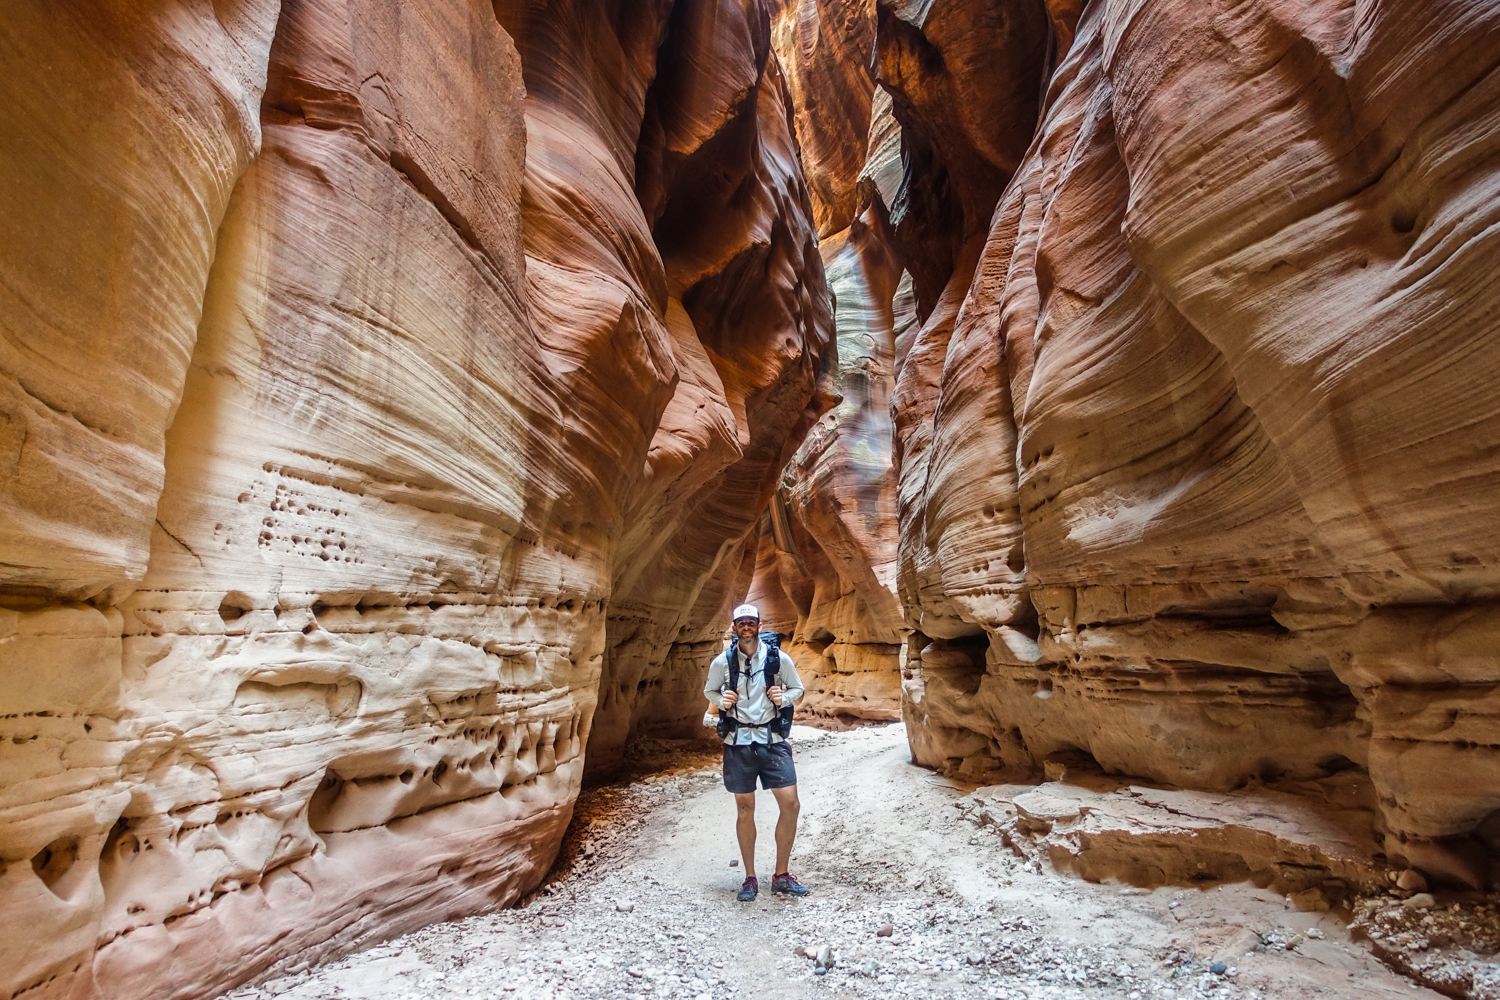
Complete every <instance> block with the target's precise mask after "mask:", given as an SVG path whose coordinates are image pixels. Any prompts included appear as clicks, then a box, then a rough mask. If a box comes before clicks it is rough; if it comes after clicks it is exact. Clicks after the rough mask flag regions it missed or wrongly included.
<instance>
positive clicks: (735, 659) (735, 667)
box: [724, 639, 740, 691]
mask: <svg viewBox="0 0 1500 1000" xmlns="http://www.w3.org/2000/svg"><path fill="white" fill-rule="evenodd" d="M739 645H740V643H739V640H738V639H730V640H729V648H728V649H726V650H724V665H725V666H726V667H728V668H729V690H731V691H738V690H739V687H740V658H739V656H738V655H737V654H738V653H739Z"/></svg>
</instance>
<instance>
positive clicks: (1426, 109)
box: [752, 0, 1500, 884]
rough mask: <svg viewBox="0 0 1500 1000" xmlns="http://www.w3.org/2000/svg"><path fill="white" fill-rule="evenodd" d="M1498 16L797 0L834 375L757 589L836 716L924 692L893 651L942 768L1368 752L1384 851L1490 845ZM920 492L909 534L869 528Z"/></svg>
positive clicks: (1212, 762)
mask: <svg viewBox="0 0 1500 1000" xmlns="http://www.w3.org/2000/svg"><path fill="white" fill-rule="evenodd" d="M872 19H873V27H872V25H871V20H872ZM1459 24H1462V25H1463V28H1462V30H1460V29H1459V28H1457V27H1455V26H1456V25H1459ZM835 25H843V31H844V34H843V35H842V36H841V37H835V38H830V37H829V35H830V32H831V31H832V30H833V26H835ZM1497 27H1500V24H1497V18H1496V16H1495V15H1494V13H1493V12H1490V11H1478V10H1477V9H1475V8H1474V7H1473V5H1470V4H1463V3H1458V2H1454V3H1439V4H1418V3H1414V2H1405V0H1383V2H1379V3H1369V4H1354V5H1351V4H1348V3H1342V2H1333V0H1330V2H1327V3H1310V4H1288V3H1281V2H1278V0H1256V2H1252V3H1248V4H1239V5H1236V6H1235V7H1234V9H1233V10H1229V9H1220V8H1216V7H1211V6H1209V7H1205V6H1204V5H1194V4H1185V3H1174V2H1171V0H1152V2H1147V3H1137V2H1126V0H1098V2H1095V3H1090V4H1083V3H1078V2H1076V0H1029V2H1024V0H1023V2H1019V3H1016V2H1009V3H1000V2H995V0H948V2H942V3H925V2H924V3H908V2H904V0H875V2H873V3H862V2H859V0H849V2H847V3H844V4H842V5H836V4H832V3H827V2H818V3H799V4H791V3H787V4H784V5H782V6H781V8H780V9H779V12H778V20H777V27H776V30H775V37H776V44H777V46H778V51H781V52H782V61H783V62H784V63H785V64H786V65H787V66H789V67H792V68H793V69H792V79H793V81H794V85H793V87H792V93H793V97H794V101H795V102H796V113H795V121H796V123H797V127H798V130H799V136H802V137H803V145H802V152H803V157H804V160H805V161H806V162H807V164H808V166H807V174H808V176H809V177H817V178H820V179H821V180H820V181H819V183H818V185H817V187H816V191H817V198H815V202H816V203H817V206H818V208H817V211H818V212H819V216H818V217H819V219H820V225H822V226H823V243H822V246H823V256H824V261H825V265H826V268H827V272H828V275H829V281H830V285H831V287H832V288H833V290H834V293H835V298H836V302H837V307H836V310H835V322H836V326H837V329H838V335H839V341H840V367H839V370H838V379H839V380H840V381H839V386H838V387H839V390H840V392H841V393H842V394H843V396H844V401H843V402H842V403H841V404H840V405H839V406H838V407H837V408H836V409H835V410H833V411H831V412H830V413H829V414H828V415H827V416H825V417H824V418H823V422H822V423H821V424H820V425H819V426H818V427H817V428H816V429H815V431H814V433H813V434H812V436H811V437H809V439H808V442H807V443H806V444H805V445H804V446H803V448H802V450H801V451H800V452H799V453H798V455H797V456H796V458H795V459H794V461H793V462H792V463H791V464H790V465H789V467H788V469H787V472H786V475H785V478H784V483H785V487H784V490H783V496H782V497H781V498H779V499H778V500H777V501H776V502H775V503H774V504H773V505H772V508H771V511H770V514H769V515H768V516H767V518H766V521H765V523H764V526H763V528H762V536H761V550H760V553H759V556H758V570H757V576H756V582H755V586H754V589H753V591H752V594H753V595H755V596H756V597H757V598H758V599H759V600H760V601H761V602H762V603H764V604H765V605H767V607H768V608H771V609H772V610H773V612H774V613H773V615H772V618H773V620H774V621H776V623H777V624H778V627H780V628H782V629H783V630H784V631H788V632H790V633H792V634H793V637H794V639H793V642H794V645H795V646H796V647H797V648H799V649H801V650H803V651H804V655H805V656H806V657H807V658H808V659H809V662H810V663H811V665H812V666H811V670H810V673H811V674H812V676H813V678H814V683H813V684H812V686H811V694H810V697H809V701H808V707H810V708H812V709H814V710H818V711H830V712H850V711H852V709H851V708H850V705H851V702H854V701H856V700H857V699H856V698H851V697H850V695H851V694H857V695H858V696H860V697H864V696H866V695H867V694H869V693H871V692H874V691H877V690H880V689H884V690H886V691H889V692H891V693H892V694H893V693H894V684H893V679H892V678H891V677H890V673H889V672H890V671H891V670H892V669H893V668H894V667H895V665H896V664H897V663H898V662H899V663H901V664H902V665H903V666H902V669H903V673H904V677H903V687H904V715H905V718H906V719H907V721H908V722H909V723H910V724H911V727H910V734H911V740H912V749H913V755H914V757H915V759H917V760H918V761H919V762H922V763H925V764H928V765H932V766H937V767H942V768H945V769H948V770H951V771H955V772H960V773H964V774H966V775H968V776H970V777H974V778H980V777H982V776H984V775H998V774H1004V773H1007V772H1008V773H1011V774H1013V775H1021V774H1025V773H1035V772H1038V771H1039V770H1040V766H1041V762H1042V761H1043V760H1044V759H1046V758H1047V757H1049V756H1050V755H1054V754H1058V753H1062V754H1077V753H1083V754H1086V755H1089V756H1092V757H1093V758H1095V759H1096V760H1097V761H1098V763H1100V764H1102V765H1103V766H1104V767H1105V768H1107V769H1109V770H1111V771H1114V772H1118V773H1124V774H1132V775H1141V776H1145V777H1148V778H1151V779H1154V780H1156V781H1159V782H1166V783H1172V784H1178V785H1185V786H1194V787H1199V788H1206V789H1214V790H1225V789H1232V788H1235V787H1237V786H1241V785H1244V784H1246V783H1255V782H1259V781H1274V780H1279V779H1283V778H1284V779H1287V780H1290V781H1307V780H1319V779H1321V778H1323V777H1325V776H1327V775H1329V774H1330V773H1334V772H1339V771H1342V770H1348V769H1357V770H1365V771H1368V773H1369V776H1370V778H1371V781H1372V784H1373V787H1374V789H1375V793H1376V802H1377V804H1378V811H1379V816H1380V822H1381V824H1382V832H1383V835H1384V838H1385V839H1384V842H1383V844H1382V845H1381V849H1382V850H1383V851H1384V852H1385V853H1387V854H1388V855H1389V857H1390V860H1391V861H1392V862H1393V863H1411V864H1416V865H1419V866H1421V867H1423V868H1424V869H1426V870H1427V871H1428V872H1429V874H1431V875H1434V876H1436V877H1438V878H1440V879H1446V880H1449V881H1453V882H1458V883H1467V884H1480V883H1483V882H1484V881H1485V880H1486V879H1487V878H1492V877H1494V875H1495V874H1500V873H1496V872H1491V871H1490V870H1489V868H1490V865H1491V863H1492V860H1493V857H1494V855H1495V853H1496V852H1497V851H1500V770H1497V767H1500V764H1497V760H1500V758H1497V757H1496V755H1495V750H1494V748H1495V747H1496V746H1500V717H1497V704H1496V702H1495V697H1494V691H1495V690H1496V684H1497V682H1500V673H1497V671H1500V657H1497V656H1496V655H1494V654H1493V651H1492V650H1491V647H1492V646H1494V645H1495V642H1496V640H1497V638H1500V637H1497V636H1496V634H1495V628H1496V622H1497V621H1500V618H1497V617H1496V614H1497V608H1500V586H1497V580H1496V573H1497V566H1500V554H1497V552H1496V549H1495V538H1496V537H1497V527H1500V501H1497V500H1496V498H1497V497H1500V491H1497V490H1496V489H1495V486H1496V479H1497V476H1500V465H1497V460H1496V457H1495V456H1496V455H1497V454H1500V451H1497V442H1500V394H1497V393H1496V392H1495V390H1494V388H1493V386H1494V384H1495V374H1496V370H1495V369H1496V366H1497V365H1500V360H1497V359H1500V351H1497V350H1496V347H1497V344H1500V332H1497V329H1500V328H1497V323H1496V312H1495V305H1494V296H1493V295H1491V294H1489V293H1488V292H1487V291H1486V290H1485V288H1486V285H1485V278H1484V276H1485V275H1487V274H1488V273H1489V272H1491V271H1493V270H1494V268H1495V266H1496V264H1497V259H1496V254H1497V249H1496V244H1495V241H1494V240H1493V238H1492V232H1491V230H1492V228H1493V226H1492V218H1491V216H1492V215H1493V214H1494V212H1495V209H1494V207H1493V206H1494V204H1495V198H1494V194H1495V188H1496V185H1497V184H1500V172H1497V171H1496V169H1495V166H1494V161H1495V146H1496V140H1495V139H1494V135H1495V134H1496V133H1495V129H1494V128H1492V127H1491V126H1492V124H1493V123H1494V121H1495V119H1496V116H1497V115H1500V74H1497V72H1496V70H1495V66H1496V64H1497V54H1500V31H1497ZM871 39H872V40H871ZM857 51H858V52H868V53H869V59H868V62H867V61H866V60H865V58H864V57H859V58H857V59H856V62H857V65H850V64H848V60H850V59H851V58H852V57H853V56H852V54H853V53H855V52H857ZM840 60H843V61H844V63H843V64H840V62H839V61H840ZM866 66H868V67H869V71H870V72H871V73H872V74H873V78H874V83H875V87H876V89H875V91H874V94H873V97H872V98H871V100H870V101H869V114H868V121H869V129H868V133H867V135H866V139H865V152H864V162H863V164H862V165H861V166H860V167H859V168H858V171H857V173H856V172H851V169H850V167H849V151H850V149H851V148H852V147H853V143H852V142H851V140H850V136H849V132H848V130H847V129H835V128H830V127H827V126H825V125H823V124H822V123H823V122H825V121H826V118H827V116H828V115H829V108H830V107H837V108H856V109H858V113H859V115H860V117H859V119H858V120H859V121H864V120H865V114H864V107H865V105H864V103H863V96H862V95H863V93H864V91H863V89H862V88H863V80H864V79H865V78H866V77H865V76H864V75H863V74H864V71H865V70H864V68H865V67H866ZM846 218H848V219H849V223H848V228H847V229H838V230H837V231H835V230H836V227H839V226H842V225H843V224H844V220H845V219H846ZM893 276H894V277H895V278H898V279H899V281H897V282H895V283H894V291H893V281H892V278H893ZM870 345H873V347H874V348H875V349H872V346H870ZM866 358H868V359H869V360H868V362H867V361H865V360H864V359H866ZM886 359H889V361H888V364H889V368H888V369H887V368H886V367H884V366H885V365H886V364H887V360H886ZM887 370H888V371H889V372H890V376H889V378H890V379H891V381H888V382H886V381H880V382H877V381H876V380H875V379H873V378H872V377H871V376H872V375H873V374H875V373H877V372H878V373H881V375H880V377H881V378H882V379H884V378H886V376H885V375H884V374H883V373H884V372H885V371H887ZM872 388H878V391H871V390H872ZM887 394H889V399H890V405H891V418H892V422H891V424H890V425H886V424H885V423H884V414H883V413H878V412H876V411H878V410H880V409H881V407H882V406H883V402H884V399H885V397H886V395H887ZM886 441H889V442H890V446H889V447H890V454H891V460H890V466H889V467H888V468H887V467H885V466H884V463H885V461H886V460H885V458H884V452H883V451H882V449H883V448H884V447H886V445H885V442H886ZM892 506H894V509H895V512H896V519H897V522H898V532H897V534H898V538H897V539H895V540H894V551H893V548H892V545H893V539H892V538H891V529H890V528H889V527H882V526H880V525H879V523H878V520H877V519H875V518H871V519H870V520H869V521H868V524H866V523H865V522H862V521H861V517H866V516H868V515H869V512H872V511H876V510H879V511H881V512H882V513H881V514H880V515H879V516H883V517H886V518H889V517H890V514H889V513H888V511H889V510H890V509H891V507H892ZM892 586H894V587H895V589H896V591H897V595H898V599H899V605H900V608H901V612H902V615H903V617H904V622H903V623H902V626H901V628H900V629H899V630H898V632H899V634H898V636H897V637H896V638H897V639H898V640H901V639H904V641H905V642H906V643H907V645H906V648H905V649H904V650H896V649H891V650H890V652H889V653H888V654H886V655H885V658H884V661H883V667H882V669H881V670H877V671H875V672H873V673H867V672H866V671H865V668H864V667H863V666H856V667H852V668H851V667H846V666H845V665H844V664H845V662H846V661H848V662H854V658H853V657H852V656H851V654H852V651H853V649H855V648H856V645H851V644H859V643H872V644H873V643H887V642H890V641H891V639H892V637H891V635H890V633H889V632H887V631H884V630H885V629H886V626H887V624H888V622H889V621H890V617H889V615H888V614H887V613H886V612H885V611H884V608H886V607H888V606H889V605H886V604H883V603H882V602H883V600H884V596H883V595H885V594H888V593H889V591H890V588H891V587H892ZM877 635H878V636H879V637H878V638H877ZM862 648H863V649H874V648H875V647H874V646H873V645H867V646H864V647H862ZM860 659H862V660H865V661H866V662H868V660H867V658H866V657H864V656H863V654H862V655H861V657H860Z"/></svg>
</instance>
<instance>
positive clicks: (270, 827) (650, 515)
mask: <svg viewBox="0 0 1500 1000" xmlns="http://www.w3.org/2000/svg"><path fill="white" fill-rule="evenodd" d="M0 53H3V55H0V60H3V63H4V65H5V67H6V69H7V74H6V82H5V83H3V84H0V87H3V88H4V89H5V91H6V100H5V101H4V102H3V104H4V108H5V110H4V111H3V112H0V157H3V161H4V173H5V176H6V178H7V181H8V183H9V184H10V185H11V187H10V189H9V194H8V196H7V198H6V199H4V201H3V206H0V213H3V232H4V234H5V236H6V240H5V245H4V249H3V250H0V276H3V281H0V301H3V310H0V329H3V336H0V372H3V378H0V386H3V393H4V402H3V406H0V413H3V414H4V420H3V421H0V428H4V430H0V441H3V444H4V447H3V449H0V455H3V456H4V458H3V460H4V465H3V467H0V468H3V474H0V483H3V488H0V509H3V511H4V516H3V518H0V539H3V550H4V555H3V559H0V572H3V578H0V608H3V610H0V735H3V737H4V740H3V743H0V926H3V929H4V934H3V943H0V996H3V997H10V996H15V995H25V996H27V997H65V996H66V997H143V996H148V995H149V996H153V997H189V996H194V997H197V996H207V995H211V994H213V993H214V992H216V991H218V990H220V989H223V988H226V987H228V986H231V985H233V984H235V983H238V982H242V981H245V980H247V979H252V978H255V977H258V976H262V975H265V974H267V973H270V972H274V971H276V970H286V969H288V968H295V967H296V966H297V965H298V964H301V963H306V962H310V961H317V960H319V959H321V958H324V957H328V956H330V955H333V954H337V953H339V952H341V951H346V950H348V949H350V948H354V947H358V946H361V945H364V944H368V943H372V942H374V941H376V940H380V939H383V938H386V937H389V936H391V935H393V934H396V933H399V932H401V931H403V930H406V929H410V928H412V927H416V926H420V925H422V924H425V923H429V922H431V921H433V920H436V919H441V918H444V917H447V916H452V915H458V914H463V913H470V912H475V911H478V910H482V909H486V908H490V907H493V906H496V905H503V904H505V903H507V902H509V901H511V900H514V899H515V898H517V897H518V896H519V895H520V894H522V893H524V892H526V891H528V890H529V889H530V888H531V887H533V886H534V885H535V884H536V883H537V882H538V880H539V879H540V878H541V876H542V875H543V874H544V872H545V870H546V867H547V866H548V865H549V864H550V862H551V859H552V856H553V855H554V854H555V852H556V849H557V845H558V843H559V840H560V837H561V835H562V832H563V830H564V828H565V827H566V824H567V822H568V819H569V816H570V814H571V808H572V802H573V799H574V797H575V795H576V793H577V790H578V787H579V782H580V780H581V776H582V768H583V757H584V750H585V747H586V746H587V748H588V752H589V758H590V761H591V763H593V764H595V765H596V766H598V767H599V768H601V769H603V770H607V769H608V768H609V767H610V766H611V763H612V761H613V760H614V759H615V758H617V757H618V751H619V748H620V746H621V744H622V743H623V741H624V739H625V737H626V736H627V735H628V733H629V732H631V731H632V730H633V729H634V730H639V731H648V730H650V728H651V727H652V726H653V725H656V726H660V725H673V724H677V725H680V723H681V719H682V718H684V717H685V716H686V715H688V714H689V713H696V712H698V711H700V710H701V696H699V695H697V694H692V696H691V697H690V698H689V697H687V696H686V695H684V694H683V693H682V692H681V691H679V690H678V689H680V688H682V686H683V685H682V683H681V682H682V678H683V677H685V676H686V675H687V674H688V673H692V674H694V675H696V674H698V673H699V672H700V671H701V667H702V663H701V657H699V658H697V659H695V658H694V657H695V655H696V654H697V653H699V652H700V651H701V647H702V645H703V642H704V640H705V637H706V636H708V635H709V634H710V633H715V632H716V631H717V630H718V629H721V628H722V622H721V621H720V620H719V619H720V617H721V615H722V611H723V605H724V604H725V603H726V602H727V601H729V600H731V599H732V598H734V597H736V596H738V593H739V592H742V591H743V590H744V589H745V587H747V586H748V582H749V564H748V563H747V561H746V554H747V552H749V553H751V557H752V558H753V546H754V529H755V527H756V524H757V519H758V517H759V515H760V512H761V511H762V510H763V509H764V507H765V504H766V502H767V500H768V498H769V497H770V495H771V492H772V490H773V489H774V487H775V484H776V480H777V477H778V475H779V473H780V470H781V468H782V466H783V465H784V464H785V463H786V461H787V459H788V457H789V456H790V455H791V453H792V451H793V450H794V449H795V448H796V447H797V445H798V444H799V443H800V440H801V437H802V436H803V434H804V433H805V432H806V430H807V429H808V428H809V427H810V426H812V424H813V423H814V422H815V421H816V420H817V419H818V418H819V416H820V415H821V413H822V412H823V411H824V410H826V409H827V408H828V406H829V405H831V403H832V397H831V396H830V394H829V390H828V374H827V372H828V371H829V370H831V366H832V364H833V359H834V351H835V348H834V345H833V342H832V322H831V318H830V306H829V300H828V296H827V292H826V286H825V282H824V277H823V269H822V261H821V258H820V257H819V255H818V252H817V231H816V224H815V221H814V210H813V202H812V201H811V199H810V196H809V193H808V191H807V190H806V187H805V184H804V183H803V181H802V174H801V170H800V166H799V163H798V159H797V155H796V149H795V143H794V140H793V139H792V132H791V129H792V125H791V121H790V105H789V102H788V98H787V93H786V85H785V82H784V80H783V77H782V75H781V72H780V69H779V67H778V64H777V60H776V58H775V57H774V55H773V54H772V52H771V48H770V12H769V11H768V10H767V9H766V8H765V6H764V5H763V4H761V3H759V2H755V0H744V2H733V0H722V2H713V0H709V2H698V0H682V2H678V3H673V2H670V0H660V2H656V3H650V4H634V3H624V2H620V3H613V4H612V3H598V2H589V3H584V2H582V0H579V2H577V3H566V2H558V3H552V4H547V5H541V6H539V5H535V4H526V3H514V4H512V3H507V2H503V0H502V2H499V3H497V4H494V5H491V4H490V3H489V2H480V0H438V2H423V3H414V2H408V0H377V2H368V3H367V2H361V3H350V2H347V0H284V2H281V3H277V2H274V0H267V2H261V0H243V2H241V0H233V2H224V3H216V4H212V5H210V4H206V3H199V2H196V0H171V2H166V3H158V4H137V3H129V2H120V3H110V4H106V5H104V6H103V7H102V8H99V7H97V6H90V7H88V8H85V7H84V6H82V5H76V4H70V3H64V4H43V3H39V2H38V3H32V2H23V3H22V4H20V5H19V6H16V7H14V8H13V9H11V10H8V11H7V14H6V17H5V19H4V24H3V25H0ZM752 305H753V308H752V307H751V306H752ZM674 685H675V687H674Z"/></svg>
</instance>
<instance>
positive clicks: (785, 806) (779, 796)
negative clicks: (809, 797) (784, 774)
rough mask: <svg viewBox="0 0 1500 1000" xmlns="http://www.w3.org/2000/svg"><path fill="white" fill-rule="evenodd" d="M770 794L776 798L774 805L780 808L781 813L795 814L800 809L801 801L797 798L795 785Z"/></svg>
mask: <svg viewBox="0 0 1500 1000" xmlns="http://www.w3.org/2000/svg"><path fill="white" fill-rule="evenodd" d="M772 794H773V795H775V796H776V804H777V805H779V806H780V807H781V811H782V812H791V813H795V812H797V811H799V810H800V809H801V808H802V800H801V799H799V798H798V797H797V786H796V785H787V786H786V787H784V788H778V789H776V790H775V791H774V792H772Z"/></svg>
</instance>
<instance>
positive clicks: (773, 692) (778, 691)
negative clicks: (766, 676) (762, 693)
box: [766, 684, 786, 708]
mask: <svg viewBox="0 0 1500 1000" xmlns="http://www.w3.org/2000/svg"><path fill="white" fill-rule="evenodd" d="M766 694H768V695H770V696H771V700H772V701H774V702H775V703H776V707H777V708H780V707H781V696H782V695H784V694H786V688H784V687H782V686H781V685H780V684H773V685H771V688H770V690H768V691H767V692H766Z"/></svg>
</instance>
